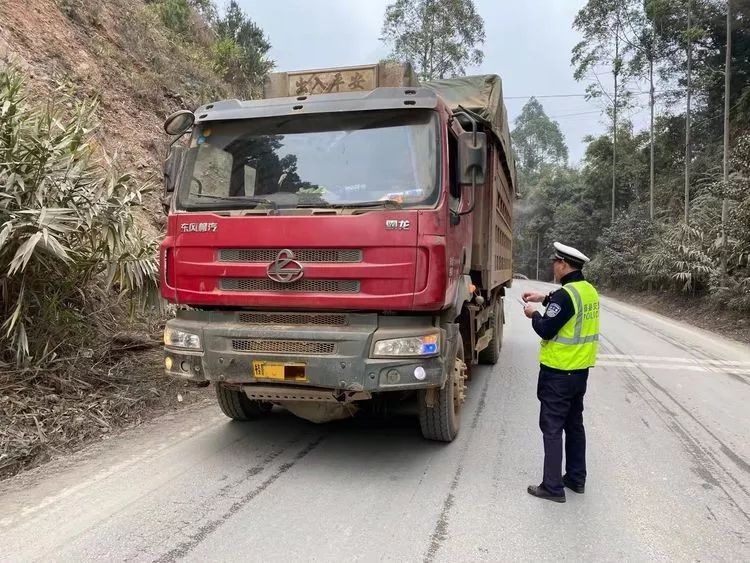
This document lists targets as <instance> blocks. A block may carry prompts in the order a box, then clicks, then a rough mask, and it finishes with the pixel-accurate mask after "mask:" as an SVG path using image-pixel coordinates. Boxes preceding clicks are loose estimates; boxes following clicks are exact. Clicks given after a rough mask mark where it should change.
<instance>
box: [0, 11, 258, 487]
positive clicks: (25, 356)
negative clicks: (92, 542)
mask: <svg viewBox="0 0 750 563" xmlns="http://www.w3.org/2000/svg"><path fill="white" fill-rule="evenodd" d="M269 48H270V44H269V43H268V41H267V40H266V38H265V36H264V35H263V33H262V31H261V30H260V29H259V28H258V27H257V26H256V25H255V24H254V23H253V22H252V20H250V19H249V18H248V17H247V15H246V14H244V13H243V12H242V11H241V10H240V9H239V7H238V5H237V4H236V3H235V2H231V3H230V4H229V5H228V7H227V10H225V11H224V12H222V13H221V14H219V13H218V11H217V9H216V7H215V5H214V4H213V3H212V2H210V1H208V0H157V1H154V0H152V1H149V2H144V1H143V0H118V1H117V2H110V1H106V0H57V1H55V0H24V1H21V0H18V1H3V2H0V477H2V476H3V475H8V474H12V473H13V472H15V471H17V470H18V469H20V468H22V467H24V466H26V465H28V464H31V463H36V462H39V461H40V460H42V459H45V458H46V457H48V456H49V455H51V453H52V452H55V451H61V450H65V449H70V448H74V447H77V446H78V445H80V444H81V443H83V442H85V441H86V440H88V439H90V438H92V437H96V436H99V435H102V434H106V433H108V432H110V431H111V430H112V429H113V428H116V427H118V426H121V425H123V424H127V423H132V422H137V421H139V420H142V419H143V418H145V417H148V416H151V415H153V414H154V413H155V412H159V411H160V409H163V408H164V407H166V406H168V405H172V404H174V403H177V402H183V403H188V402H190V400H191V399H192V398H194V397H196V396H197V394H196V392H190V391H188V390H186V389H184V388H183V387H182V385H180V384H179V383H175V382H171V381H169V380H167V379H166V378H161V377H160V373H161V366H160V362H161V354H160V351H159V347H160V338H159V337H160V334H159V333H160V327H161V322H162V319H163V316H164V315H163V308H162V307H163V305H162V303H161V302H160V300H159V299H158V291H157V280H158V275H157V260H156V250H157V246H158V238H159V231H160V229H161V227H162V226H163V223H164V221H163V217H162V212H161V208H160V205H159V189H160V185H159V183H160V170H161V166H160V162H161V159H162V158H163V156H164V153H165V150H166V141H167V139H166V137H165V135H164V133H163V131H162V123H163V120H164V117H165V116H166V115H168V114H169V113H171V112H172V111H174V110H176V109H182V108H188V109H195V108H196V107H197V106H198V105H199V104H201V103H205V102H206V101H210V100H213V99H217V98H222V97H228V96H236V97H245V98H249V97H252V96H254V95H256V94H257V92H258V91H259V89H260V88H261V86H262V83H263V80H264V78H265V75H266V73H267V72H268V71H269V70H270V69H271V68H272V66H273V63H272V62H271V61H270V60H268V58H267V56H266V54H267V52H268V50H269Z"/></svg>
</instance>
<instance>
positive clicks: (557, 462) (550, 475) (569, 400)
mask: <svg viewBox="0 0 750 563" xmlns="http://www.w3.org/2000/svg"><path fill="white" fill-rule="evenodd" d="M587 380H588V370H585V371H579V372H570V373H565V372H556V371H550V370H547V369H545V368H544V367H542V368H541V369H540V371H539V382H538V384H537V389H536V395H537V398H538V399H539V401H540V402H541V405H542V406H541V410H540V412H539V428H540V429H541V431H542V434H543V435H544V479H543V481H542V482H543V484H544V487H545V488H546V489H547V490H548V491H549V492H550V493H552V494H553V495H562V494H564V492H565V489H564V488H563V482H562V457H563V440H562V433H563V430H564V431H565V472H566V475H567V476H568V478H569V479H570V481H572V482H573V483H574V484H576V485H583V484H585V483H586V431H585V430H584V428H583V396H584V395H585V394H586V382H587Z"/></svg>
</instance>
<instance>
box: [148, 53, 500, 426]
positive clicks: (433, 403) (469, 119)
mask: <svg viewBox="0 0 750 563" xmlns="http://www.w3.org/2000/svg"><path fill="white" fill-rule="evenodd" d="M394 77H395V78H394ZM495 78H496V77H495ZM389 80H390V81H391V83H393V82H396V83H397V84H396V85H385V86H383V85H381V84H382V83H384V82H385V83H387V82H388V81H389ZM368 85H369V86H370V88H369V89H365V88H366V87H367V86H368ZM472 87H473V86H469V90H471V88H472ZM441 88H445V86H443V85H439V84H438V85H433V86H430V85H422V86H421V85H416V84H415V82H414V80H413V79H412V78H411V72H410V69H409V67H408V66H403V65H393V64H390V65H372V66H371V67H356V68H353V69H327V70H322V71H306V72H301V73H280V74H277V75H272V77H271V79H270V80H269V84H268V85H267V88H266V97H265V98H264V99H263V100H252V101H238V100H225V101H219V102H214V103H211V104H207V105H205V106H203V107H201V108H199V109H198V110H197V111H196V112H194V113H190V112H185V111H182V112H178V113H177V114H175V115H173V116H171V117H170V118H169V119H168V120H167V123H166V125H165V128H166V129H167V131H168V132H169V133H172V134H174V136H175V142H174V143H173V145H172V149H171V151H170V155H169V157H168V159H167V162H166V165H165V190H166V194H165V195H166V200H167V202H168V211H169V217H168V227H167V235H166V237H165V239H164V241H163V242H162V245H161V254H160V263H161V288H162V295H163V297H164V298H165V299H167V300H168V301H169V302H171V303H173V304H175V305H176V315H175V317H174V318H173V319H170V320H169V321H168V323H167V327H166V330H165V338H164V341H165V369H166V371H167V373H168V374H169V375H172V376H175V377H180V378H184V379H187V380H189V381H193V382H196V383H198V384H213V385H214V386H215V388H216V394H217V399H218V402H219V404H220V406H221V408H222V410H223V411H224V413H225V414H227V415H228V416H229V417H230V418H233V419H236V420H249V419H254V418H258V417H261V416H264V415H265V414H267V413H268V412H269V411H270V409H271V407H272V406H273V405H280V406H283V407H285V408H287V409H288V410H290V411H291V412H293V413H295V414H297V415H299V416H301V417H303V418H306V419H309V420H312V421H315V422H323V421H328V420H333V419H337V418H344V417H348V416H351V415H352V414H354V413H355V412H356V411H357V410H358V408H359V407H361V406H363V405H365V404H366V402H367V401H370V402H375V403H378V402H382V401H410V400H416V401H417V406H418V410H419V414H420V422H421V426H422V431H423V434H424V435H425V437H426V438H429V439H435V440H441V441H451V440H453V439H454V438H455V436H456V435H457V433H458V431H459V428H460V410H461V404H462V403H463V400H464V391H465V386H466V382H467V378H468V373H469V369H470V367H471V366H472V365H473V364H476V363H478V362H479V361H481V360H484V361H486V362H488V363H494V362H496V361H497V359H498V354H499V346H500V339H501V337H502V324H503V313H502V298H503V294H504V287H506V286H507V285H509V284H510V280H511V275H510V256H511V254H510V233H511V224H510V204H509V201H510V194H511V193H513V189H514V188H513V177H514V167H513V163H512V159H511V158H510V152H509V150H508V149H509V140H506V146H503V143H502V142H500V141H499V140H498V138H497V134H496V133H495V132H493V126H492V122H491V120H486V119H483V118H482V116H481V114H480V113H476V112H474V111H472V110H470V109H466V108H464V107H459V106H457V105H453V106H452V105H451V104H450V102H449V101H446V99H445V98H444V97H443V96H441ZM464 88H465V86H464ZM474 88H475V87H474ZM475 89H476V88H475ZM319 92H322V93H319ZM289 94H293V95H289ZM506 151H507V152H506ZM488 205H492V209H487V206H488ZM475 232H476V233H478V236H480V240H478V241H477V240H476V239H475Z"/></svg>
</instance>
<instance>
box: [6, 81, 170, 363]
mask: <svg viewBox="0 0 750 563" xmlns="http://www.w3.org/2000/svg"><path fill="white" fill-rule="evenodd" d="M57 100H58V101H57V104H56V105H43V106H35V105H33V104H31V103H30V102H29V100H28V99H27V96H26V93H25V90H24V84H23V80H22V78H21V76H20V74H19V73H18V72H17V71H15V70H13V69H9V68H5V69H0V185H2V191H1V192H0V273H1V274H2V276H0V318H2V319H3V323H2V327H1V329H0V350H2V352H1V353H0V363H2V362H9V361H12V360H15V361H16V363H18V364H24V363H27V362H29V361H31V360H36V361H44V360H45V359H48V358H49V357H50V356H51V355H57V354H59V353H60V352H61V351H65V352H68V351H70V350H73V349H75V348H76V347H77V346H78V345H80V344H81V342H85V340H86V339H87V338H90V333H91V329H92V327H93V326H94V323H92V322H91V319H90V318H89V317H90V315H91V313H92V312H93V310H94V309H95V308H96V307H97V305H99V304H100V303H101V302H102V301H104V300H107V299H112V300H113V301H115V302H116V301H117V298H116V297H117V295H118V294H119V295H121V296H122V297H126V298H129V299H130V300H131V302H135V303H139V304H144V303H146V302H147V301H148V298H149V297H154V296H155V294H156V284H157V264H156V258H155V252H156V243H155V242H154V241H152V240H148V239H147V237H146V236H145V235H144V234H143V233H142V231H141V230H140V229H139V228H138V227H137V225H136V222H135V217H134V213H133V210H134V208H135V207H137V206H139V205H140V203H141V198H142V195H143V194H144V193H145V191H146V190H147V186H143V185H139V184H137V183H136V182H134V181H133V179H132V177H131V176H130V175H129V174H119V173H117V172H115V171H114V170H113V167H112V165H111V163H110V162H108V161H107V160H106V159H105V158H104V157H101V158H99V159H97V155H96V151H95V148H94V147H95V145H94V142H93V137H92V135H93V133H94V131H95V129H96V123H95V120H94V113H95V110H96V104H95V103H91V102H83V103H78V102H75V101H74V100H73V99H72V98H71V97H69V96H67V95H65V93H64V92H60V95H59V96H58V98H57ZM113 292H114V293H113ZM11 355H12V356H13V358H11V357H10V356H11Z"/></svg>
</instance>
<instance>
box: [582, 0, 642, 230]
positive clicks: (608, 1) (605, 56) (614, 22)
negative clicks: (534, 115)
mask: <svg viewBox="0 0 750 563" xmlns="http://www.w3.org/2000/svg"><path fill="white" fill-rule="evenodd" d="M635 1H636V0H589V1H588V2H587V4H586V5H585V6H584V7H583V8H581V10H580V11H579V12H578V14H577V15H576V18H575V21H574V22H573V27H574V28H575V29H576V30H577V31H579V32H580V33H581V34H582V35H583V39H582V40H581V41H580V42H579V43H578V44H577V45H576V46H575V47H574V48H573V58H572V60H571V62H572V64H573V66H574V67H575V72H574V77H575V79H576V80H589V85H588V87H587V91H588V94H589V96H591V97H592V98H602V97H603V98H606V99H607V100H608V101H609V105H608V108H607V111H608V113H609V114H610V115H611V117H612V167H611V177H612V195H611V201H610V203H611V221H612V222H614V220H615V210H616V208H617V184H618V174H617V170H618V167H617V141H618V139H617V136H618V132H619V131H618V125H619V122H618V116H619V114H620V112H621V111H622V110H623V109H624V108H625V107H627V105H628V103H629V92H628V91H627V89H626V88H625V86H626V82H627V78H628V75H627V74H625V73H624V70H625V68H626V67H625V65H626V59H625V56H626V53H627V50H626V43H627V41H625V40H624V39H623V37H624V36H625V33H626V30H627V29H628V28H633V27H634V25H635V24H634V20H636V19H637V14H638V12H637V10H636V9H635V8H634V2H635ZM603 64H606V65H608V66H610V68H611V73H612V82H613V88H612V93H611V94H610V92H608V90H607V87H606V86H605V85H604V84H603V83H602V81H601V79H600V77H599V75H598V74H597V67H598V66H600V65H603ZM592 76H593V78H592Z"/></svg>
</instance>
